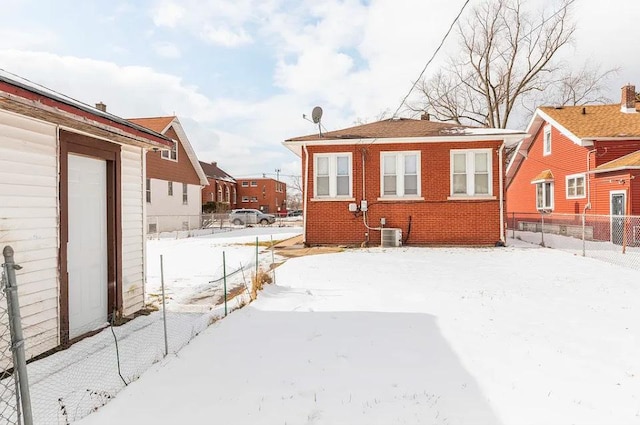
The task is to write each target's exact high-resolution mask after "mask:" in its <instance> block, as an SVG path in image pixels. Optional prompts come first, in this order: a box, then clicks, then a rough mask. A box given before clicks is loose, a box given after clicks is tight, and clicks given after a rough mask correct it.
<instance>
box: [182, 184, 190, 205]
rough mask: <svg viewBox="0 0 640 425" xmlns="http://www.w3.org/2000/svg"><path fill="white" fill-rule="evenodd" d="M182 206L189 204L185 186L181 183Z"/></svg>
mask: <svg viewBox="0 0 640 425" xmlns="http://www.w3.org/2000/svg"><path fill="white" fill-rule="evenodd" d="M182 204H183V205H187V204H189V193H188V192H187V184H186V183H182Z"/></svg>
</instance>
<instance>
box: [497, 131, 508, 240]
mask: <svg viewBox="0 0 640 425" xmlns="http://www.w3.org/2000/svg"><path fill="white" fill-rule="evenodd" d="M503 150H504V141H502V144H501V145H500V149H498V161H499V163H500V172H499V175H500V241H501V242H502V243H503V244H505V243H506V240H505V238H504V181H503V179H504V176H503V174H504V171H503V166H504V164H503V163H502V151H503Z"/></svg>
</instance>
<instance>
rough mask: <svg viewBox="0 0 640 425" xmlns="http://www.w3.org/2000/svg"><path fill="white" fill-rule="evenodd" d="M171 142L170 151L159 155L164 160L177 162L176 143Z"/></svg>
mask: <svg viewBox="0 0 640 425" xmlns="http://www.w3.org/2000/svg"><path fill="white" fill-rule="evenodd" d="M172 142H173V146H172V148H171V150H167V151H162V153H161V155H162V158H164V159H168V160H171V161H177V160H178V142H176V141H175V140H173V141H172Z"/></svg>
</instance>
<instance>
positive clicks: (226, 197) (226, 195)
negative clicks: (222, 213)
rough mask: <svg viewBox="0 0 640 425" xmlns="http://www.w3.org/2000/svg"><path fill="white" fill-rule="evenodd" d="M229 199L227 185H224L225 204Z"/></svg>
mask: <svg viewBox="0 0 640 425" xmlns="http://www.w3.org/2000/svg"><path fill="white" fill-rule="evenodd" d="M230 200H231V192H230V191H229V186H225V187H224V202H226V203H227V204H228V203H229V201H230Z"/></svg>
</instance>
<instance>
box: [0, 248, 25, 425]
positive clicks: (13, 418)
mask: <svg viewBox="0 0 640 425" xmlns="http://www.w3.org/2000/svg"><path fill="white" fill-rule="evenodd" d="M0 261H1V260H0ZM0 273H1V276H0V364H2V372H1V373H0V423H2V424H8V425H9V424H10V425H14V424H15V425H19V424H20V418H19V407H18V406H19V403H18V387H17V385H18V383H17V381H16V376H15V373H14V367H13V364H14V363H13V351H12V350H11V330H10V328H9V320H10V318H9V307H8V300H7V293H6V291H5V288H6V276H5V273H4V267H2V270H1V271H0Z"/></svg>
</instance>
